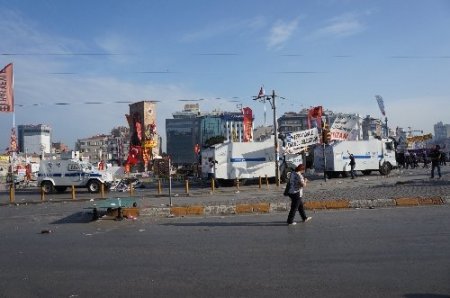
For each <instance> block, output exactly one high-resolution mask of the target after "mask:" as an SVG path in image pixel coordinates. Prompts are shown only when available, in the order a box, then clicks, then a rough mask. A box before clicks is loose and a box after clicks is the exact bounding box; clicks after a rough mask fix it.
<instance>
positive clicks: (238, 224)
mask: <svg viewBox="0 0 450 298" xmlns="http://www.w3.org/2000/svg"><path fill="white" fill-rule="evenodd" d="M161 225H163V226H176V227H278V226H286V222H285V221H278V222H196V223H165V224H161Z"/></svg>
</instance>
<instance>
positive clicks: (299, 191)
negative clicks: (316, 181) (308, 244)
mask: <svg viewBox="0 0 450 298" xmlns="http://www.w3.org/2000/svg"><path fill="white" fill-rule="evenodd" d="M304 171H305V166H304V165H303V164H300V165H298V166H297V167H296V168H295V170H294V171H292V172H291V175H290V176H289V183H290V188H289V198H291V210H289V215H288V218H287V224H288V225H296V224H297V223H296V222H295V221H294V218H295V212H297V211H298V212H299V213H300V217H301V218H302V221H303V222H307V221H309V220H311V218H312V217H308V216H306V213H305V209H304V207H303V201H302V197H303V188H304V187H305V185H306V182H307V180H306V179H305V178H304V177H303V175H302V172H304Z"/></svg>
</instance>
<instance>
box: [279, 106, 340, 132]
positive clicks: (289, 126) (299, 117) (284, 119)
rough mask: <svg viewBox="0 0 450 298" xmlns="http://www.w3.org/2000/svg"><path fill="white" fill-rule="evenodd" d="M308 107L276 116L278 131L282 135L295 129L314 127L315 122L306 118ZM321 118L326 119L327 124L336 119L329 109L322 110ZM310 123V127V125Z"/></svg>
mask: <svg viewBox="0 0 450 298" xmlns="http://www.w3.org/2000/svg"><path fill="white" fill-rule="evenodd" d="M308 113H309V109H303V110H301V111H300V112H286V113H284V114H283V115H282V116H281V117H280V118H278V120H277V121H278V133H280V134H282V135H284V134H287V133H292V132H296V131H302V130H306V129H310V128H311V127H316V126H317V124H316V123H310V121H309V119H308ZM322 119H323V120H325V121H326V123H327V124H328V125H331V124H333V122H334V120H335V119H336V115H335V114H334V113H333V112H332V111H329V110H325V111H323V116H322ZM310 125H311V127H310Z"/></svg>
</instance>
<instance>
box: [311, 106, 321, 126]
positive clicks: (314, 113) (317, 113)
mask: <svg viewBox="0 0 450 298" xmlns="http://www.w3.org/2000/svg"><path fill="white" fill-rule="evenodd" d="M322 114H323V109H322V106H317V107H314V108H312V109H310V110H309V111H308V128H311V119H316V124H317V127H322V120H321V118H322Z"/></svg>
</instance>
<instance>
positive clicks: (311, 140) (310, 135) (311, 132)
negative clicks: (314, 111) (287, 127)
mask: <svg viewBox="0 0 450 298" xmlns="http://www.w3.org/2000/svg"><path fill="white" fill-rule="evenodd" d="M319 141H320V139H319V132H318V130H317V127H314V128H312V129H307V130H302V131H297V132H292V133H288V134H287V135H286V147H285V152H286V153H287V154H296V153H299V152H301V151H303V150H304V149H305V148H306V147H307V146H310V145H313V144H317V143H319Z"/></svg>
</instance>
